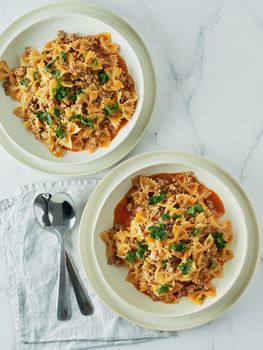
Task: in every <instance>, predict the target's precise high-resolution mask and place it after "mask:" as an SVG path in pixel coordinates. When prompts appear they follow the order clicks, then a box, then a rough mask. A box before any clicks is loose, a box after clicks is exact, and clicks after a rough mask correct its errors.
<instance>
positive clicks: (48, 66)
mask: <svg viewBox="0 0 263 350" xmlns="http://www.w3.org/2000/svg"><path fill="white" fill-rule="evenodd" d="M56 60H57V57H55V58H53V60H52V61H50V62H49V63H47V64H46V65H45V67H44V69H45V70H48V69H49V68H50V67H51V66H53V64H54V63H55V62H56Z"/></svg>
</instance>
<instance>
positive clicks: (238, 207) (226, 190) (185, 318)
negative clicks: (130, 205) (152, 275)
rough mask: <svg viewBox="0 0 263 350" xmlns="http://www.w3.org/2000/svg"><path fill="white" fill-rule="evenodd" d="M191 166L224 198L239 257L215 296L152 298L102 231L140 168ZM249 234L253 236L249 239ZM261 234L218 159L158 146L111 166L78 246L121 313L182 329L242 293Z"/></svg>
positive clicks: (102, 292)
mask: <svg viewBox="0 0 263 350" xmlns="http://www.w3.org/2000/svg"><path fill="white" fill-rule="evenodd" d="M182 170H192V171H194V173H195V174H196V175H197V177H198V179H199V180H200V181H201V182H203V183H204V184H205V185H207V186H208V187H210V188H212V189H213V190H215V191H216V192H217V193H218V194H219V196H220V197H221V198H222V200H223V202H224V205H225V209H226V213H225V216H224V217H225V218H229V219H230V220H231V222H232V225H233V232H234V240H233V242H232V244H231V248H232V250H233V251H234V254H235V257H234V259H232V260H231V261H229V262H227V263H226V264H225V267H224V277H223V278H221V279H215V280H214V285H215V286H216V289H217V296H216V297H215V298H210V299H207V300H206V301H205V302H204V304H203V305H196V304H194V303H192V302H191V301H189V300H188V299H186V298H183V299H182V300H181V301H180V302H179V303H178V304H175V305H164V304H162V303H160V302H153V301H152V300H151V299H150V298H149V297H147V296H145V295H144V294H142V293H140V292H138V291H137V290H136V289H135V287H134V286H133V285H132V284H130V283H128V282H126V281H125V277H126V275H127V269H126V268H118V267H115V266H109V265H108V264H107V261H106V257H105V244H104V242H102V241H101V239H100V238H99V233H100V232H101V231H103V230H104V229H107V228H110V227H111V226H112V223H113V210H114V207H115V206H116V204H117V203H118V201H119V200H120V199H121V198H122V197H123V196H124V194H125V193H126V192H127V190H128V189H129V188H130V187H131V179H132V177H133V176H135V175H138V174H145V175H149V174H154V173H159V172H177V171H182ZM248 235H249V239H248ZM258 245H259V236H258V228H257V223H256V218H255V215H254V211H253V209H252V207H251V204H250V202H249V200H248V198H247V197H246V195H245V193H244V192H243V190H242V189H241V187H240V186H239V185H238V183H237V182H236V181H235V180H234V179H233V178H232V177H231V176H230V175H228V174H227V173H226V172H225V171H224V170H222V169H221V168H220V167H218V166H217V165H215V164H213V163H211V162H210V161H208V160H206V159H205V158H203V157H198V156H194V155H188V154H182V153H178V152H175V151H158V152H152V153H147V154H143V155H140V156H137V157H134V158H132V159H130V160H128V161H126V162H124V163H122V164H121V165H119V166H118V167H117V168H115V169H114V170H113V171H111V172H110V173H109V174H108V175H107V176H106V177H105V178H104V179H103V180H102V181H101V183H100V184H99V185H98V186H97V188H96V189H95V191H94V192H93V194H92V196H91V197H90V200H89V201H88V203H87V205H86V207H85V209H84V212H83V215H82V219H81V224H80V252H81V257H82V262H83V265H84V268H85V271H86V273H87V276H88V278H89V280H90V283H91V284H92V286H93V288H94V289H95V291H96V292H97V294H98V296H99V297H100V298H101V299H102V300H103V301H104V302H105V303H106V304H107V305H108V306H110V307H111V308H112V309H113V310H115V311H116V312H117V313H119V314H120V315H121V316H122V317H124V318H127V319H129V320H131V321H133V322H135V323H137V324H139V325H142V326H145V327H149V328H155V329H163V330H178V329H183V328H189V327H193V326H196V325H199V324H202V323H205V322H208V321H209V320H211V319H214V318H216V317H218V316H219V315H220V314H222V312H224V311H225V310H226V309H227V307H228V306H230V305H231V304H232V303H233V302H234V301H235V300H236V299H237V298H238V296H239V295H240V294H241V292H242V291H243V290H244V288H245V287H246V285H247V283H248V282H249V280H250V278H251V275H252V272H253V270H254V267H255V264H256V260H257V255H258Z"/></svg>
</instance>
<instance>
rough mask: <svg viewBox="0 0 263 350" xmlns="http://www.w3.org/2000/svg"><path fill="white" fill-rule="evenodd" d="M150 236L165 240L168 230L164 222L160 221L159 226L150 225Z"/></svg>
mask: <svg viewBox="0 0 263 350" xmlns="http://www.w3.org/2000/svg"><path fill="white" fill-rule="evenodd" d="M148 229H149V231H150V237H152V238H153V239H156V240H160V241H163V240H164V239H166V238H167V236H168V232H167V231H166V230H165V228H164V224H162V223H159V225H158V226H149V227H148Z"/></svg>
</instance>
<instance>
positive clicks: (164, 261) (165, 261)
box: [162, 260, 167, 269]
mask: <svg viewBox="0 0 263 350" xmlns="http://www.w3.org/2000/svg"><path fill="white" fill-rule="evenodd" d="M166 267H167V260H163V261H162V268H163V269H166Z"/></svg>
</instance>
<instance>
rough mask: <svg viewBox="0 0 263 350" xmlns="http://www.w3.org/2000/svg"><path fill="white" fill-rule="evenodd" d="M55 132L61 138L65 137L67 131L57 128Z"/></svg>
mask: <svg viewBox="0 0 263 350" xmlns="http://www.w3.org/2000/svg"><path fill="white" fill-rule="evenodd" d="M55 133H56V135H57V137H58V138H59V139H63V138H64V137H65V135H66V133H65V131H64V130H63V129H61V128H58V129H56V131H55Z"/></svg>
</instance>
